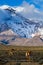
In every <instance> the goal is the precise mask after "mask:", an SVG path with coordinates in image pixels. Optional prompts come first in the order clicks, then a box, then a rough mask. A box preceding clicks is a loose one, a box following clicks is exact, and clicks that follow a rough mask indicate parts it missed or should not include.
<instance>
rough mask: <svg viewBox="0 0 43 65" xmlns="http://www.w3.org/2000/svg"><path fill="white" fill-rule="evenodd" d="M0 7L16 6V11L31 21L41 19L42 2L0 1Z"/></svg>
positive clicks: (35, 0)
mask: <svg viewBox="0 0 43 65" xmlns="http://www.w3.org/2000/svg"><path fill="white" fill-rule="evenodd" d="M1 5H9V6H13V7H14V6H16V7H17V8H16V9H17V11H18V12H19V13H22V15H23V16H25V17H27V18H31V19H43V0H0V6H1Z"/></svg>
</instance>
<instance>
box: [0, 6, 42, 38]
mask: <svg viewBox="0 0 43 65" xmlns="http://www.w3.org/2000/svg"><path fill="white" fill-rule="evenodd" d="M16 10H17V9H16V8H14V7H11V6H8V5H4V6H0V32H3V31H5V30H8V29H11V30H12V31H13V32H15V33H17V34H18V35H20V36H21V37H25V38H31V37H32V34H35V33H36V32H38V28H40V27H42V28H43V25H42V24H43V22H34V21H31V20H29V19H27V18H25V17H23V16H22V15H21V14H20V13H18V12H16ZM40 24H41V25H40Z"/></svg>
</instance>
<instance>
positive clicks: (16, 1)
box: [0, 0, 43, 10]
mask: <svg viewBox="0 0 43 65" xmlns="http://www.w3.org/2000/svg"><path fill="white" fill-rule="evenodd" d="M23 1H26V2H28V3H29V4H34V5H35V7H37V8H39V9H41V10H43V0H0V5H10V6H19V5H21V4H22V2H23Z"/></svg>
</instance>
